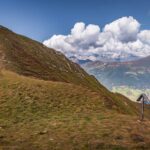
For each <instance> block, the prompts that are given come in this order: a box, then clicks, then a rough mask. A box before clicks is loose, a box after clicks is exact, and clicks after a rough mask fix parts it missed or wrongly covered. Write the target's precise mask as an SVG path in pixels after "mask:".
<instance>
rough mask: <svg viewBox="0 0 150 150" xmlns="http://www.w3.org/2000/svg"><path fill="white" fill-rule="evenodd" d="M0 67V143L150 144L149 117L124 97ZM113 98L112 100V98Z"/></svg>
mask: <svg viewBox="0 0 150 150" xmlns="http://www.w3.org/2000/svg"><path fill="white" fill-rule="evenodd" d="M115 96H116V98H115V99H114V94H110V95H109V97H108V94H107V93H98V92H94V91H92V90H90V89H89V88H83V87H82V86H77V85H74V84H70V83H63V82H53V81H43V80H38V79H34V78H29V77H24V76H20V75H17V74H16V73H13V72H8V71H2V72H1V78H0V97H1V99H0V147H1V148H4V149H13V148H14V149H32V150H34V149H35V150H37V149H40V150H45V149H61V150H62V149H85V150H87V149H92V150H96V149H126V148H132V147H134V148H147V147H149V146H150V143H149V141H150V137H149V133H150V121H148V120H147V119H146V120H145V122H144V123H140V122H138V121H137V120H138V116H137V114H138V110H137V108H136V107H135V105H134V103H132V102H130V101H127V100H126V98H125V97H124V98H123V97H122V96H120V95H115ZM111 97H113V99H112V98H111Z"/></svg>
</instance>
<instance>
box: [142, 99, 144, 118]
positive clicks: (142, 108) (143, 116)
mask: <svg viewBox="0 0 150 150" xmlns="http://www.w3.org/2000/svg"><path fill="white" fill-rule="evenodd" d="M143 120H144V97H143V98H142V104H141V121H143Z"/></svg>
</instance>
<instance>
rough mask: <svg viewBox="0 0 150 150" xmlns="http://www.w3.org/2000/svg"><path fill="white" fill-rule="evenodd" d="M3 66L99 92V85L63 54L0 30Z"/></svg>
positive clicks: (2, 28) (5, 30)
mask: <svg viewBox="0 0 150 150" xmlns="http://www.w3.org/2000/svg"><path fill="white" fill-rule="evenodd" d="M0 66H1V67H3V68H5V69H8V70H11V71H14V72H17V73H19V74H22V75H25V76H33V77H36V78H40V79H44V80H52V81H62V82H67V83H75V84H78V85H79V84H81V85H84V86H88V87H90V88H93V89H100V87H101V85H100V83H99V82H98V81H97V80H96V79H95V78H94V77H93V76H89V75H88V74H87V73H86V72H85V71H84V70H83V69H82V68H81V67H80V66H79V65H77V64H75V63H73V62H71V61H70V60H68V59H67V58H66V57H65V56H64V55H63V54H61V53H59V52H56V51H55V50H53V49H49V48H47V47H45V46H44V45H43V44H41V43H38V42H36V41H33V40H31V39H29V38H27V37H24V36H21V35H18V34H15V33H14V32H12V31H10V30H8V29H7V28H5V27H2V26H1V27H0Z"/></svg>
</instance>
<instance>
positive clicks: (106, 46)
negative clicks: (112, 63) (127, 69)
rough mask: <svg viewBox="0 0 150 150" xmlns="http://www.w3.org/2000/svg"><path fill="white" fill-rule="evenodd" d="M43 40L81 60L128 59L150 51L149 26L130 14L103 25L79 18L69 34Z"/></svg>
mask: <svg viewBox="0 0 150 150" xmlns="http://www.w3.org/2000/svg"><path fill="white" fill-rule="evenodd" d="M43 44H44V45H46V46H47V47H50V48H54V49H56V50H58V51H61V52H62V53H64V54H65V55H66V56H67V57H76V58H78V59H82V60H85V59H90V60H92V61H94V60H103V59H104V60H106V58H107V59H108V60H111V59H112V60H113V59H114V60H115V59H118V58H119V59H122V60H126V59H130V57H131V59H132V58H134V57H145V56H148V55H150V30H140V23H139V22H138V21H137V20H136V19H134V18H133V17H131V16H130V17H122V18H119V19H117V20H115V21H113V22H111V23H109V24H106V25H105V26H104V28H103V29H101V28H100V27H99V26H98V25H94V24H89V25H86V24H85V23H83V22H78V23H76V24H75V25H74V27H73V28H72V29H71V32H70V34H68V35H53V36H52V37H51V38H49V39H48V40H45V41H44V42H43ZM133 56H134V57H133Z"/></svg>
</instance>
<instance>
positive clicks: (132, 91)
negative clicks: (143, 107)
mask: <svg viewBox="0 0 150 150" xmlns="http://www.w3.org/2000/svg"><path fill="white" fill-rule="evenodd" d="M112 91H113V92H117V93H120V94H123V95H125V96H127V97H128V98H129V99H131V100H132V101H136V100H137V98H138V97H139V95H140V94H142V93H145V94H146V95H147V96H149V95H150V89H137V88H132V87H128V86H116V87H113V89H112Z"/></svg>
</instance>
